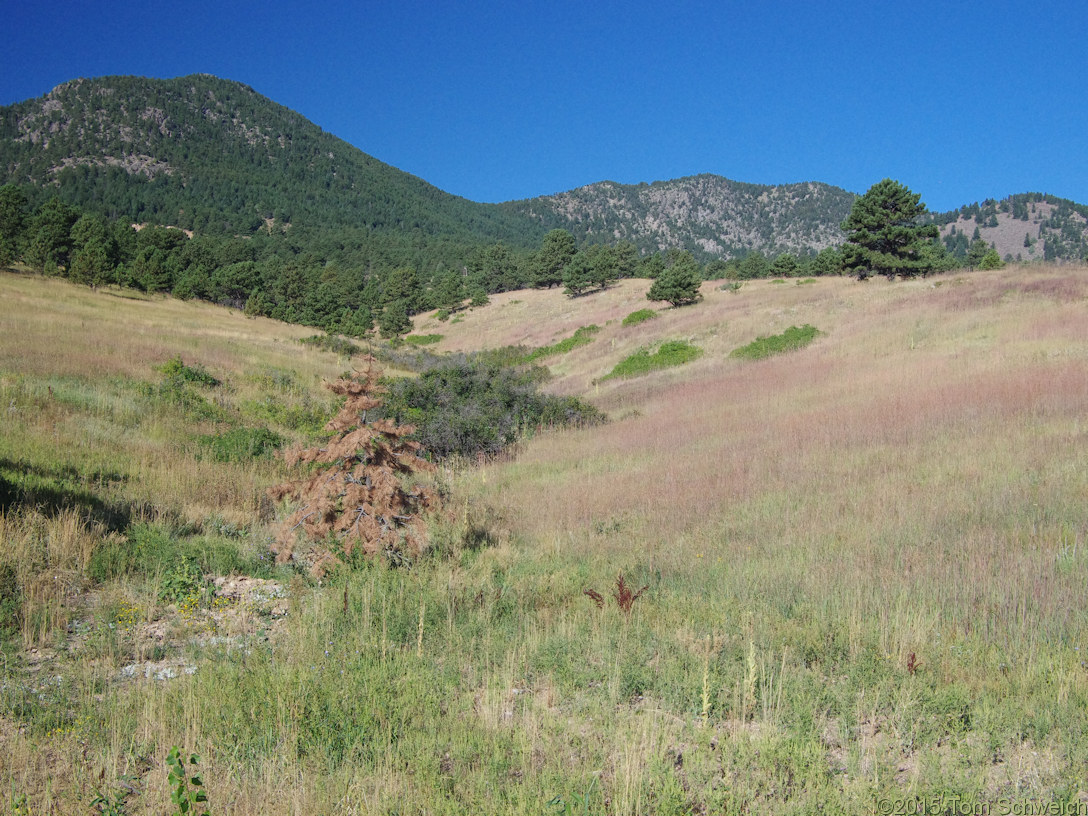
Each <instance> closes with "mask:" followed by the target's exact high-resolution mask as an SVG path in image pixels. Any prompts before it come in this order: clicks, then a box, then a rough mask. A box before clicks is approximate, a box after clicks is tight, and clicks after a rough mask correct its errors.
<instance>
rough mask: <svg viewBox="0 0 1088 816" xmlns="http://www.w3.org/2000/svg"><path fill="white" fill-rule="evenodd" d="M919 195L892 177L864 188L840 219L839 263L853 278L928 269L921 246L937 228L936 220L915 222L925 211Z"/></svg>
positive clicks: (901, 274)
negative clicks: (843, 239)
mask: <svg viewBox="0 0 1088 816" xmlns="http://www.w3.org/2000/svg"><path fill="white" fill-rule="evenodd" d="M920 198H921V196H920V195H919V194H917V193H912V192H911V191H910V190H909V189H907V188H906V187H904V186H903V185H902V184H900V183H899V182H898V181H892V180H891V179H884V180H883V181H881V182H878V183H877V184H874V185H873V186H872V187H871V188H869V191H868V192H867V193H866V194H865V195H863V196H862V197H861V198H859V199H858V200H857V201H855V202H854V209H853V210H851V212H850V215H849V216H848V217H847V219H846V220H845V221H844V222H843V224H842V229H843V231H844V232H846V233H847V238H846V241H847V243H846V245H845V247H843V268H844V269H845V270H848V271H850V272H853V273H854V274H856V275H857V276H858V280H864V279H865V278H868V277H869V276H870V275H884V276H885V277H887V278H889V279H891V278H894V277H896V276H897V275H898V276H899V277H902V278H910V277H914V276H915V275H926V274H928V273H929V272H931V271H933V270H932V269H931V267H930V265H929V263H928V261H927V259H926V255H925V253H924V252H923V247H924V246H925V243H926V241H927V240H928V239H930V238H936V237H937V236H938V235H939V233H940V231H939V230H938V228H937V226H936V225H935V224H920V223H919V219H920V218H921V216H922V215H924V214H925V213H926V205H925V204H922V203H920V201H919V199H920Z"/></svg>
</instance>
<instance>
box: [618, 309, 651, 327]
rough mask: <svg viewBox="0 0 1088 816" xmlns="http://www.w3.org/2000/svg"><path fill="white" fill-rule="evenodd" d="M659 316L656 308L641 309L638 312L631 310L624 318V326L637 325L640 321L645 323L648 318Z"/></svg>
mask: <svg viewBox="0 0 1088 816" xmlns="http://www.w3.org/2000/svg"><path fill="white" fill-rule="evenodd" d="M655 317H657V312H656V311H655V310H654V309H639V310H638V311H637V312H631V314H629V315H627V317H625V318H624V319H623V325H624V326H637V325H638V324H639V323H645V322H646V321H647V320H653V319H654V318H655Z"/></svg>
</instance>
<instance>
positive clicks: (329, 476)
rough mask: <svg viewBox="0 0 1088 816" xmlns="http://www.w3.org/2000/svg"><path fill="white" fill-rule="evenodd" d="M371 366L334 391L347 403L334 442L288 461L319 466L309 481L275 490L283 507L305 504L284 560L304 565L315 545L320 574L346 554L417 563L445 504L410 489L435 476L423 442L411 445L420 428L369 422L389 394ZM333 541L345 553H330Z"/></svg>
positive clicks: (281, 552)
mask: <svg viewBox="0 0 1088 816" xmlns="http://www.w3.org/2000/svg"><path fill="white" fill-rule="evenodd" d="M363 362H364V363H365V364H366V369H365V370H364V371H356V372H355V373H354V376H352V377H341V378H340V379H339V380H336V381H335V382H332V383H327V384H326V386H327V387H328V388H329V390H331V391H332V392H333V393H334V394H339V395H341V396H344V397H346V398H347V399H346V401H345V402H344V406H343V407H342V408H341V409H340V412H339V413H338V414H337V415H336V416H335V417H333V418H332V420H331V421H330V422H329V423H328V424H327V425H326V426H325V430H327V431H332V432H333V436H332V438H331V439H329V440H328V442H326V443H325V444H324V445H321V446H318V447H310V448H301V447H297V448H293V449H291V450H289V451H288V452H287V453H286V455H285V459H286V462H287V464H288V465H289V466H291V467H298V466H302V465H307V464H312V465H314V467H313V468H312V469H311V470H310V471H309V473H308V475H307V476H306V477H304V478H302V479H299V480H297V481H292V482H287V483H285V484H281V485H277V486H276V487H273V488H271V489H270V490H269V494H270V495H271V496H272V498H273V499H275V500H277V501H278V500H281V499H290V500H292V501H295V502H297V503H298V507H297V509H296V510H295V511H294V512H293V513H291V515H290V516H288V517H287V518H286V519H285V520H284V521H283V523H282V524H281V525H280V528H279V530H278V532H277V535H276V537H275V543H274V545H273V551H274V552H275V553H276V560H277V561H279V562H280V563H283V562H286V561H289V560H291V559H297V558H299V556H300V553H299V549H300V539H308V541H309V542H310V547H309V550H308V551H307V552H306V554H305V556H304V558H305V560H307V561H308V562H309V565H310V569H311V571H313V572H314V573H315V574H319V575H320V574H323V573H324V572H325V571H326V570H327V568H328V567H329V566H330V565H331V564H334V563H336V562H337V561H338V555H339V554H342V555H344V556H350V555H351V554H352V553H353V552H354V551H355V550H356V549H357V548H361V549H362V552H364V553H366V554H368V555H374V554H377V553H383V552H384V553H385V554H386V555H388V556H389V557H390V559H391V560H393V561H394V563H402V562H404V561H405V560H407V559H410V558H412V557H415V556H417V555H418V554H419V553H420V552H421V551H422V550H423V548H424V547H425V545H426V526H425V524H424V522H423V519H422V518H421V517H420V514H421V513H423V512H425V511H426V510H429V509H437V505H438V494H437V492H436V491H435V490H433V489H432V488H430V487H427V486H424V485H410V484H409V482H408V477H410V476H412V475H413V474H415V473H419V472H426V471H433V470H434V465H432V464H431V463H430V462H428V461H426V460H425V459H422V458H421V457H420V456H419V443H418V442H413V441H411V440H409V439H406V438H405V437H406V436H408V435H409V434H411V433H412V432H413V431H414V430H415V429H414V428H413V427H412V426H410V425H400V426H398V425H396V424H394V423H393V422H392V421H390V420H387V419H381V420H377V421H375V422H368V420H367V413H368V412H369V411H372V410H374V409H375V408H377V407H379V406H380V405H381V404H382V401H381V395H382V394H383V393H384V389H383V388H382V386H381V385H380V384H379V377H380V376H381V369H379V368H378V366H377V365H376V363H377V361H376V360H375V359H374V357H372V356H370V355H367V356H366V357H364V358H363ZM330 538H331V539H334V540H335V544H334V545H333V549H337V550H339V551H340V553H336V552H333V551H332V550H330V548H329V542H330Z"/></svg>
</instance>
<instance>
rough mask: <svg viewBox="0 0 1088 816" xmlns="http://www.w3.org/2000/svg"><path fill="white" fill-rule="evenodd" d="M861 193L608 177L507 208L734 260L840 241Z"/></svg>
mask: <svg viewBox="0 0 1088 816" xmlns="http://www.w3.org/2000/svg"><path fill="white" fill-rule="evenodd" d="M855 198H856V196H855V195H854V194H853V193H849V192H847V191H846V190H843V189H840V188H838V187H832V186H830V185H828V184H820V183H816V182H803V183H800V184H784V185H778V186H769V185H762V184H745V183H743V182H738V181H730V180H729V179H727V178H722V177H721V176H715V175H709V174H707V175H699V176H689V177H687V178H681V179H674V180H671V181H656V182H654V183H653V184H616V183H615V182H611V181H602V182H599V183H597V184H589V185H587V186H585V187H580V188H578V189H577V190H571V191H569V192H566V193H558V194H556V195H551V196H542V197H540V198H533V199H528V200H525V201H514V202H510V203H508V204H506V205H504V206H505V207H506V208H507V209H508V210H509V211H511V212H516V213H522V214H525V215H528V216H529V217H530V218H532V219H534V220H537V221H539V222H540V223H542V224H546V225H547V226H548V227H552V228H556V227H558V228H563V229H567V230H570V231H571V232H572V233H573V234H574V235H575V236H576V237H578V238H580V239H583V240H588V241H594V242H600V243H612V242H616V241H630V242H631V243H633V244H634V245H635V246H636V247H638V248H639V250H640V251H642V252H644V253H645V252H660V251H663V250H666V249H669V248H670V247H679V248H682V249H686V250H688V251H691V252H693V253H695V254H697V255H700V256H709V257H723V258H734V257H738V256H743V255H744V254H746V253H748V252H751V251H759V252H762V253H764V254H768V255H776V254H778V253H781V252H792V253H800V254H804V253H806V252H807V251H813V252H817V251H819V250H821V249H825V248H827V247H830V246H836V245H838V244H841V243H842V241H843V234H842V231H841V230H840V229H839V225H840V224H841V223H842V222H843V220H844V219H845V218H846V216H847V215H849V214H850V208H851V207H852V206H853V203H854V199H855Z"/></svg>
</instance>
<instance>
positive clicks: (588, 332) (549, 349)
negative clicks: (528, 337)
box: [520, 325, 601, 363]
mask: <svg viewBox="0 0 1088 816" xmlns="http://www.w3.org/2000/svg"><path fill="white" fill-rule="evenodd" d="M600 330H601V327H600V326H594V325H590V326H582V327H581V328H579V329H577V330H576V331H575V332H574V334H572V335H571V336H570V337H568V338H566V339H565V340H560V341H559V342H558V343H553V344H552V345H550V346H541V347H540V348H535V349H533V350H532V351H530V352H529V353H528V354H526V355H525V357H523V358H522V359H521V361H520V362H522V363H535V362H536V361H537V360H542V359H544V358H545V357H553V356H555V355H556V354H566V353H567V352H568V351H573V350H574V349H576V348H578V347H579V346H584V345H587V344H589V343H591V342H592V341H593V336H594V335H595V334H597V332H599V331H600Z"/></svg>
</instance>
